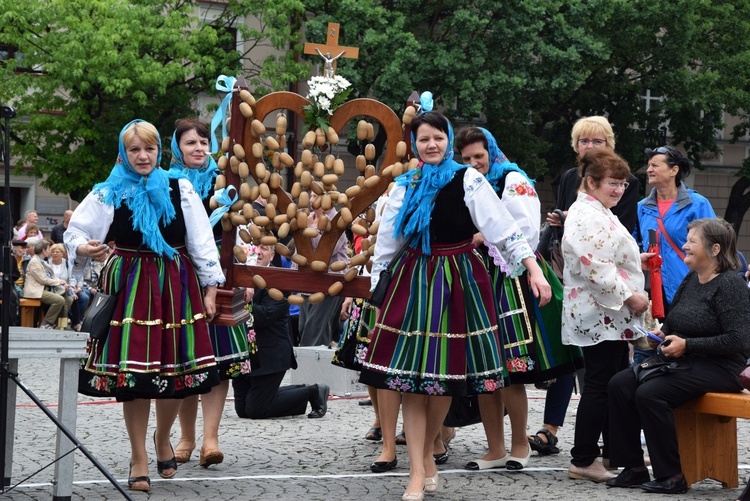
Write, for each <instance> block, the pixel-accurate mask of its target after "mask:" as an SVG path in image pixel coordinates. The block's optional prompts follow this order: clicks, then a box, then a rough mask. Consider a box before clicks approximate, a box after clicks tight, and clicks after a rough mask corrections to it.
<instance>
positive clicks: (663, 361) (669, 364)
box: [633, 343, 690, 383]
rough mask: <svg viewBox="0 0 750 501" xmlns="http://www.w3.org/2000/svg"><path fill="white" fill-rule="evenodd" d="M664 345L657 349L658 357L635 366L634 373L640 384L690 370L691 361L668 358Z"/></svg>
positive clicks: (655, 356) (649, 358)
mask: <svg viewBox="0 0 750 501" xmlns="http://www.w3.org/2000/svg"><path fill="white" fill-rule="evenodd" d="M663 345H664V343H661V344H660V345H659V346H657V347H656V355H654V356H653V357H648V358H647V359H646V360H644V361H643V362H641V363H640V364H635V365H633V372H634V373H635V379H636V380H637V381H638V383H645V382H646V381H648V380H649V379H653V378H655V377H658V376H663V375H665V374H668V373H669V372H673V371H676V370H684V369H688V368H690V361H689V360H687V359H685V358H677V359H674V358H667V357H666V356H665V355H664V353H663V352H662V346H663Z"/></svg>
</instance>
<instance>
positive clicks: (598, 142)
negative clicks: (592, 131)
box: [578, 139, 607, 148]
mask: <svg viewBox="0 0 750 501" xmlns="http://www.w3.org/2000/svg"><path fill="white" fill-rule="evenodd" d="M606 143H607V141H605V140H604V139H579V140H578V144H580V145H581V146H588V145H591V146H594V147H596V148H599V147H600V146H604V145H605V144H606Z"/></svg>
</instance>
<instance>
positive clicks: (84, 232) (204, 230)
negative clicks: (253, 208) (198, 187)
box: [64, 179, 226, 286]
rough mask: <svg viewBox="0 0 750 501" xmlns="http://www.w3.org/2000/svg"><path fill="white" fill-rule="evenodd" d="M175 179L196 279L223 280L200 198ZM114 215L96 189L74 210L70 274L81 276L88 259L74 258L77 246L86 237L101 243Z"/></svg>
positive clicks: (203, 281) (69, 237) (213, 282)
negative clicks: (178, 189) (177, 184)
mask: <svg viewBox="0 0 750 501" xmlns="http://www.w3.org/2000/svg"><path fill="white" fill-rule="evenodd" d="M178 182H179V186H180V207H181V209H182V213H183V214H184V216H185V231H186V235H185V247H186V249H187V252H188V255H190V258H191V259H192V260H193V263H194V265H195V271H196V273H197V275H198V279H199V280H200V283H201V285H202V286H206V285H219V284H223V283H224V281H225V280H226V279H225V278H224V273H222V271H221V266H220V265H219V253H218V251H217V249H216V243H215V242H214V237H213V232H212V231H211V226H210V223H209V222H208V215H207V214H206V209H205V208H204V206H203V202H201V199H200V197H199V196H198V194H197V193H196V192H195V189H194V188H193V185H192V184H190V181H188V180H187V179H179V180H178ZM114 216H115V208H114V206H112V205H107V204H105V203H103V202H102V201H101V199H100V197H99V195H98V194H96V193H89V194H88V195H87V196H86V198H85V199H84V200H83V202H81V204H80V205H79V206H78V207H77V208H76V210H75V211H74V212H73V216H72V217H71V218H70V223H68V229H67V230H66V231H65V236H64V241H65V246H66V248H67V249H68V261H69V263H70V267H71V270H72V271H71V276H72V277H74V278H76V279H77V280H81V279H82V278H83V271H84V269H85V268H86V264H87V263H88V262H89V258H86V259H78V258H77V251H78V246H79V245H81V244H85V243H87V242H88V241H89V240H99V241H100V242H102V243H104V240H105V239H106V238H107V233H108V232H109V227H110V226H111V225H112V221H113V220H114Z"/></svg>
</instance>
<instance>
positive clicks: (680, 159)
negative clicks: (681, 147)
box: [646, 146, 690, 187]
mask: <svg viewBox="0 0 750 501" xmlns="http://www.w3.org/2000/svg"><path fill="white" fill-rule="evenodd" d="M656 155H664V158H665V159H666V161H667V165H669V166H670V167H675V166H676V167H678V168H679V170H678V171H677V175H676V176H675V177H674V183H675V185H677V187H679V186H680V183H682V182H683V181H684V180H685V178H686V177H688V176H689V175H690V160H688V159H687V158H685V157H684V156H683V155H682V153H680V152H679V151H678V150H676V149H674V148H672V147H671V146H659V147H658V148H656V149H654V150H651V149H648V148H646V157H648V160H651V159H652V158H654V156H656Z"/></svg>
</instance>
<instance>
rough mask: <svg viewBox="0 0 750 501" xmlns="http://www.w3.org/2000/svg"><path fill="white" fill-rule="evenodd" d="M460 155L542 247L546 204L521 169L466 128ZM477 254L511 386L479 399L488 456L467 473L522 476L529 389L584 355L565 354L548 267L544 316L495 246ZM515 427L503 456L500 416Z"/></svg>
mask: <svg viewBox="0 0 750 501" xmlns="http://www.w3.org/2000/svg"><path fill="white" fill-rule="evenodd" d="M456 149H457V150H458V151H459V154H460V155H461V158H462V159H463V161H464V162H465V163H467V164H470V165H471V166H472V167H474V169H476V170H477V171H478V172H479V173H481V174H484V176H485V178H486V179H487V181H489V183H490V184H491V185H492V187H493V189H494V191H495V193H496V194H497V196H498V197H499V198H500V201H501V202H502V204H503V205H504V206H505V207H506V208H507V209H508V212H509V213H510V214H511V215H512V216H513V219H514V220H515V222H516V224H518V226H519V227H520V228H521V230H522V231H523V234H524V236H525V237H526V240H527V241H528V242H529V244H530V245H531V246H532V247H533V248H536V246H537V244H538V243H539V226H540V220H541V204H540V203H539V197H538V196H537V193H536V190H535V189H534V183H533V182H532V181H531V179H529V177H528V176H527V175H526V173H525V172H524V171H523V170H521V168H520V167H518V165H516V164H515V163H512V162H510V161H509V160H508V158H507V157H506V156H505V155H504V154H503V152H502V151H501V150H500V148H499V146H498V145H497V141H496V140H495V138H494V136H493V135H492V134H490V132H489V131H488V130H486V129H483V128H481V127H466V128H463V129H461V130H460V131H459V132H458V134H457V135H456ZM474 241H475V243H477V245H478V247H477V248H478V250H479V251H480V252H482V255H483V256H484V257H485V261H486V263H487V265H488V270H489V273H490V277H491V279H492V284H493V289H494V290H495V294H496V299H497V304H498V313H499V316H500V322H499V328H500V339H501V340H502V343H503V349H504V355H505V360H506V366H507V368H508V371H509V373H510V382H511V385H510V386H508V387H507V388H503V390H502V391H499V392H495V393H494V394H491V395H489V394H488V395H480V396H479V407H480V412H481V415H482V423H483V425H484V429H485V434H486V435H487V443H488V450H487V453H486V454H485V455H484V456H482V458H480V459H476V460H474V461H471V462H469V463H468V464H467V465H466V468H467V469H469V470H483V469H491V468H507V469H509V470H520V469H522V468H524V467H525V466H526V465H527V464H528V460H529V456H530V454H531V448H530V447H529V442H528V439H527V436H526V421H527V415H528V401H527V397H526V387H525V384H528V383H537V382H543V381H547V380H549V379H554V378H555V377H557V376H559V375H561V374H566V373H571V372H573V371H574V370H575V368H576V366H583V358H582V354H581V350H580V349H579V348H577V347H569V346H563V344H562V341H561V336H560V329H561V319H560V317H561V315H562V285H561V284H560V282H559V281H558V280H557V277H555V276H554V274H553V273H551V270H550V269H549V267H547V266H546V265H545V263H544V262H543V261H540V263H539V264H540V265H541V266H542V268H543V269H544V271H545V275H546V278H547V280H548V282H549V283H550V284H551V285H552V290H553V299H552V301H550V303H548V304H547V305H546V306H545V307H544V308H540V307H539V303H538V301H536V299H535V298H534V297H533V295H532V294H531V290H530V288H529V284H528V279H527V277H526V274H524V275H521V276H520V277H515V278H513V277H511V275H510V274H509V273H507V271H508V265H507V263H506V262H505V260H504V259H503V257H502V256H501V255H500V253H498V252H497V249H495V248H494V247H493V246H491V245H484V239H483V238H482V234H481V233H477V234H475V235H474ZM504 408H507V410H508V415H509V416H510V423H511V431H512V435H511V450H510V453H507V452H506V448H505V439H504V434H503V413H504Z"/></svg>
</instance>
